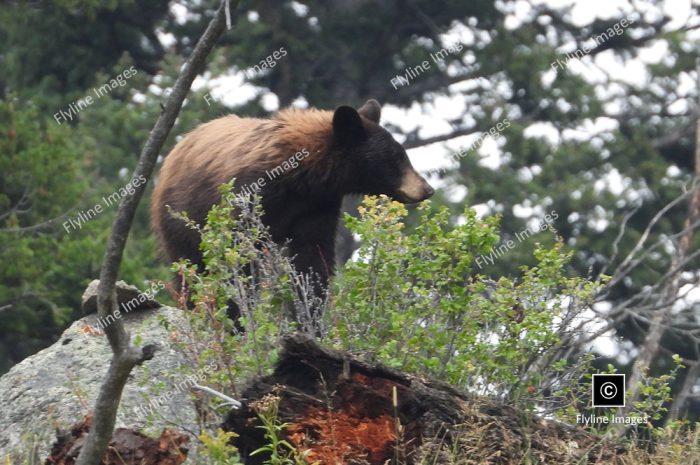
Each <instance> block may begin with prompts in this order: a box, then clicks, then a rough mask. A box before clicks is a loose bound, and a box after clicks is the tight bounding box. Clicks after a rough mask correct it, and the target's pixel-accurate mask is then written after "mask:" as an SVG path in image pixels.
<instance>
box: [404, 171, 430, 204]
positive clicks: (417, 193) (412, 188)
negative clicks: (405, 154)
mask: <svg viewBox="0 0 700 465" xmlns="http://www.w3.org/2000/svg"><path fill="white" fill-rule="evenodd" d="M434 193H435V189H433V187H432V186H431V185H430V184H428V181H426V180H425V179H424V178H423V177H422V176H421V175H420V174H418V173H417V172H416V171H415V170H414V169H409V170H407V171H406V172H405V173H404V175H403V177H402V178H401V186H399V188H398V189H397V194H398V195H397V196H396V200H398V201H399V202H403V203H418V202H422V201H423V200H426V199H428V198H430V197H431V196H432V195H433V194H434Z"/></svg>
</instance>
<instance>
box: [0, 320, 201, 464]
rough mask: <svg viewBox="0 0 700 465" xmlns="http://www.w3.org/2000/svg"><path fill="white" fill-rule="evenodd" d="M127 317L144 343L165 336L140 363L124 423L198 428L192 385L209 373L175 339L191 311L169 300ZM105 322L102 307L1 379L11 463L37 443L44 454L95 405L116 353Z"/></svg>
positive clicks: (122, 410) (1, 440) (1, 438)
mask: <svg viewBox="0 0 700 465" xmlns="http://www.w3.org/2000/svg"><path fill="white" fill-rule="evenodd" d="M121 319H122V321H123V322H124V325H125V328H126V329H127V331H129V333H130V334H131V335H132V340H134V339H133V337H134V336H137V335H138V336H139V340H140V343H141V344H146V343H157V344H158V345H159V349H158V351H157V352H156V355H155V357H154V358H153V359H152V360H149V361H147V362H145V363H144V364H143V365H142V366H140V367H136V368H135V369H134V370H133V372H132V375H131V380H130V381H129V382H128V383H127V385H126V388H125V391H124V393H123V397H122V402H121V405H120V407H119V413H118V416H117V425H116V426H117V427H125V428H134V429H137V430H143V429H144V427H146V426H148V428H146V429H145V432H147V433H151V434H153V435H157V434H159V433H160V431H161V430H162V429H163V428H165V427H168V428H175V429H177V430H179V431H181V432H194V433H196V434H198V433H199V431H200V429H199V426H198V422H197V415H196V411H195V408H194V402H193V397H192V394H191V393H190V389H189V387H190V386H191V384H192V382H196V381H197V380H198V376H202V373H201V371H200V372H195V371H194V369H193V368H192V363H191V362H190V361H189V360H188V357H187V356H186V355H185V354H184V353H183V352H182V351H181V349H180V348H179V347H178V346H177V345H176V344H175V343H173V342H171V341H172V338H171V335H172V332H173V331H174V330H176V329H179V330H182V329H183V328H186V327H187V321H186V319H185V315H184V313H183V311H182V310H179V309H175V308H169V307H162V308H159V309H157V310H148V311H138V312H132V313H129V314H125V315H122V317H121ZM163 322H167V324H168V325H169V326H168V328H167V329H166V327H165V325H164V324H163ZM97 328H100V325H99V324H98V323H97V316H96V315H94V314H93V315H88V316H86V317H84V318H82V319H81V320H78V321H76V322H75V323H73V324H72V325H71V326H70V328H68V329H67V330H66V331H65V332H64V333H63V335H62V336H61V338H60V339H59V340H58V342H56V343H55V344H54V345H52V346H51V347H48V348H46V349H44V350H42V351H41V352H39V353H37V354H35V355H33V356H31V357H28V358H27V359H25V360H23V361H22V362H20V363H19V364H17V365H16V366H14V367H13V368H12V369H11V370H10V371H9V372H8V373H6V374H5V375H4V376H2V378H0V463H5V460H6V457H7V456H8V455H9V456H10V457H12V458H13V459H14V461H12V462H11V463H24V462H23V461H21V460H23V458H24V457H27V454H28V453H29V451H30V450H32V449H35V450H36V453H37V454H38V456H39V457H41V459H42V460H44V459H45V458H46V456H47V455H48V452H49V450H50V447H51V445H52V444H53V442H54V441H55V439H56V428H61V429H68V428H69V427H70V426H71V425H73V424H74V423H76V422H78V421H80V420H81V419H82V418H83V417H84V416H85V415H86V414H88V413H89V412H90V411H91V409H92V406H93V405H94V402H95V399H96V397H97V393H98V390H99V388H100V385H101V383H102V380H103V378H104V375H105V372H106V370H107V367H108V365H109V362H110V359H111V350H110V348H109V344H108V343H107V337H106V336H105V335H104V332H103V331H102V330H100V329H97ZM178 333H180V334H183V333H182V332H181V331H178ZM205 368H206V367H205ZM186 374H188V375H189V377H185V375H186ZM193 375H194V376H193ZM193 379H194V381H192V380H193ZM188 380H189V382H187V381H188ZM151 412H152V413H151ZM193 442H194V441H191V443H190V444H191V445H194V444H193ZM189 461H190V460H188V462H189ZM42 463H43V462H42Z"/></svg>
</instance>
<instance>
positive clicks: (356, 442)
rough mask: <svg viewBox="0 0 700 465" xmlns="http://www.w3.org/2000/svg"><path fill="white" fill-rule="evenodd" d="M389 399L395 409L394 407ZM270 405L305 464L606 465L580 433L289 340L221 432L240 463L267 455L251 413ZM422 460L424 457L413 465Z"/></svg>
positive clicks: (591, 439)
mask: <svg viewBox="0 0 700 465" xmlns="http://www.w3.org/2000/svg"><path fill="white" fill-rule="evenodd" d="M394 393H395V394H396V405H395V404H394ZM270 396H274V397H273V399H276V402H277V408H278V412H277V413H278V419H279V421H280V422H283V423H285V424H286V425H287V426H286V429H285V433H286V436H285V439H286V440H287V441H288V442H289V443H291V444H293V445H294V446H295V447H296V448H297V449H298V450H299V451H308V455H307V460H308V462H309V463H315V462H317V463H320V464H322V465H338V464H355V465H360V464H362V465H385V464H387V463H389V464H408V465H410V464H417V463H435V464H465V465H466V464H511V463H523V460H527V458H528V457H529V458H531V459H532V460H534V463H557V464H566V463H576V462H577V461H578V460H580V459H581V458H583V457H586V456H587V457H588V458H589V461H587V462H586V463H614V456H615V455H616V452H619V451H615V450H614V447H613V446H611V445H609V444H607V443H605V442H603V441H601V439H600V438H598V437H596V436H594V435H591V434H589V433H587V432H585V431H583V430H581V429H579V428H575V427H572V426H569V425H565V424H562V423H559V422H555V421H551V420H543V419H541V418H538V417H537V416H534V415H532V414H529V413H526V412H521V411H518V410H516V409H514V408H512V407H509V406H507V405H502V404H498V403H495V402H493V401H488V400H484V399H478V398H475V397H473V396H469V395H467V394H464V393H461V392H459V391H457V390H455V389H454V388H452V387H450V386H448V385H446V384H444V383H440V382H435V381H431V380H428V379H425V378H421V377H417V376H412V375H407V374H404V373H401V372H398V371H396V370H394V369H391V368H387V367H383V366H381V365H372V364H368V363H366V362H363V361H361V360H359V359H357V358H355V357H352V356H350V355H348V354H346V353H341V352H337V351H332V350H328V349H324V348H322V347H320V346H319V345H318V344H316V342H314V341H313V340H312V339H310V338H309V337H307V336H304V335H301V334H295V335H293V336H291V337H289V338H288V339H287V340H286V341H285V343H284V349H283V351H282V353H281V355H280V360H279V362H278V363H277V366H276V368H275V370H274V372H273V374H271V375H270V376H266V377H263V378H260V379H258V380H256V381H254V382H253V383H252V385H251V386H250V387H249V388H248V389H247V390H246V391H245V392H244V393H243V401H244V404H243V407H242V408H241V409H239V410H232V411H230V412H229V414H228V415H227V417H226V419H225V421H224V424H223V425H222V427H223V429H224V430H226V431H233V432H236V433H237V434H238V435H239V436H238V437H237V438H236V439H234V444H235V445H236V446H237V447H238V448H239V450H240V452H241V455H242V457H243V459H244V460H245V463H246V465H257V464H262V463H263V462H264V461H265V459H266V458H267V457H265V456H264V455H263V454H256V455H254V456H251V455H250V453H251V452H252V451H254V450H256V449H258V448H259V447H261V446H263V445H265V443H266V440H265V438H264V431H263V430H262V429H261V428H260V426H261V422H260V420H259V418H258V414H257V411H258V410H259V409H260V408H261V407H260V406H261V405H262V404H265V403H267V404H268V405H269V402H270V399H271V397H270ZM421 458H422V459H424V460H423V461H421Z"/></svg>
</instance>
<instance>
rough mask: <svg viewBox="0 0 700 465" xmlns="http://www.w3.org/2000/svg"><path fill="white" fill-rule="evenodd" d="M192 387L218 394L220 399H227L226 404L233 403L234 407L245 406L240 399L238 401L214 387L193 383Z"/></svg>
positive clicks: (214, 394)
mask: <svg viewBox="0 0 700 465" xmlns="http://www.w3.org/2000/svg"><path fill="white" fill-rule="evenodd" d="M190 389H194V390H197V391H204V392H208V393H209V394H211V395H213V396H216V397H218V398H219V399H222V400H223V401H225V402H226V405H231V406H232V407H234V408H241V407H242V406H243V404H241V403H240V402H239V401H237V400H236V399H234V398H233V397H229V396H227V395H226V394H222V393H220V392H219V391H217V390H215V389H212V388H210V387H207V386H200V385H199V384H193V385H192V387H191V388H190Z"/></svg>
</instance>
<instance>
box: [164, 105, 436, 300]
mask: <svg viewBox="0 0 700 465" xmlns="http://www.w3.org/2000/svg"><path fill="white" fill-rule="evenodd" d="M380 113H381V107H380V105H379V103H378V102H377V101H376V100H369V101H367V102H366V103H365V104H364V105H363V106H362V107H361V108H360V109H358V110H355V109H354V108H352V107H349V106H340V107H338V108H337V109H336V110H335V111H321V110H316V109H305V110H301V109H286V110H282V111H280V112H279V113H277V114H276V115H275V116H274V117H272V118H271V119H258V118H239V117H238V116H234V115H229V116H224V117H222V118H218V119H215V120H213V121H210V122H208V123H205V124H202V125H200V126H199V127H197V128H196V129H194V130H193V131H192V132H190V133H189V134H187V136H186V137H185V138H183V139H182V140H181V141H180V142H179V143H178V144H177V145H176V146H175V148H173V150H172V151H171V152H170V154H169V155H168V156H167V157H166V159H165V161H164V163H163V167H162V168H161V171H160V178H159V179H158V182H157V184H156V187H155V190H154V192H153V197H152V201H151V222H152V225H153V229H154V231H155V233H156V235H157V238H158V241H159V243H160V246H161V247H162V249H163V251H164V252H165V254H166V255H167V258H168V259H169V260H171V261H175V260H177V259H179V258H187V259H189V260H190V261H192V262H193V263H195V264H197V265H198V266H199V267H200V268H201V267H202V256H201V253H200V250H199V237H198V234H197V233H196V232H195V231H193V230H191V229H189V228H188V227H187V226H186V225H185V224H184V222H183V221H182V220H179V219H176V218H173V217H172V216H171V215H170V214H169V212H168V211H167V209H166V205H169V206H170V207H171V208H172V209H173V210H174V211H185V212H187V213H188V215H189V217H190V218H191V219H192V220H194V221H195V222H197V223H198V224H203V223H204V221H205V219H206V215H207V212H208V211H209V209H210V208H211V207H212V205H214V204H216V203H218V202H219V201H220V199H221V196H220V194H219V191H218V187H219V186H220V185H221V184H223V183H225V182H228V181H230V180H231V179H232V178H235V183H234V190H235V191H238V192H258V193H259V194H260V197H261V203H262V207H263V211H264V214H263V215H264V216H263V221H264V222H265V224H266V225H267V226H268V227H269V229H270V233H271V235H272V238H273V240H274V241H275V242H277V243H284V242H285V241H287V240H289V248H290V255H291V256H292V257H294V258H293V260H294V265H295V267H296V268H297V270H298V271H300V272H312V273H314V274H316V275H317V276H318V278H319V279H320V282H321V284H322V285H323V286H325V285H327V283H328V280H329V278H330V277H331V275H332V273H333V264H334V242H335V235H336V228H337V225H338V219H339V216H340V212H341V202H342V199H343V196H345V195H348V194H387V195H389V196H390V197H392V198H394V199H396V200H398V201H400V202H404V203H415V202H420V201H422V200H425V199H427V198H428V197H430V196H431V195H432V194H433V192H434V191H433V188H432V187H431V186H430V185H429V184H428V183H427V182H426V181H425V179H423V178H422V177H421V176H420V175H419V174H418V173H417V172H416V170H415V169H414V168H413V166H412V165H411V162H410V161H409V159H408V156H407V155H406V151H405V150H404V149H403V147H402V146H401V145H400V144H399V143H398V142H397V141H396V140H394V138H393V137H392V136H391V134H389V132H388V131H387V130H386V129H384V128H382V127H381V126H379V117H380Z"/></svg>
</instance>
